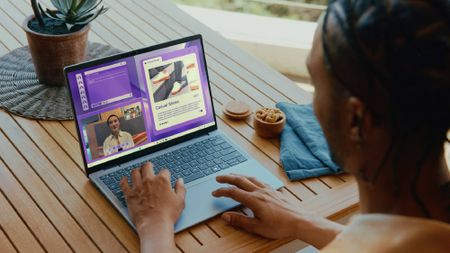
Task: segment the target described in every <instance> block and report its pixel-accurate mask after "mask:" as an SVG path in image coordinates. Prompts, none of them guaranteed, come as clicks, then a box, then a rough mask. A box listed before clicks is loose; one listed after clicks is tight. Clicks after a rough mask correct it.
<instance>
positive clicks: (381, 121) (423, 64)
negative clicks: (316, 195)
mask: <svg viewBox="0 0 450 253" xmlns="http://www.w3.org/2000/svg"><path fill="white" fill-rule="evenodd" d="M307 66H308V70H309V73H310V75H311V80H312V83H313V84H314V86H315V93H314V103H313V104H314V112H315V114H316V116H317V118H318V120H319V123H320V125H321V127H322V129H323V132H324V135H325V137H326V139H327V142H328V144H329V147H330V152H331V154H332V156H333V158H334V160H335V162H336V163H338V164H339V165H341V166H342V167H343V168H344V169H345V170H346V171H347V172H349V173H351V174H352V175H353V176H354V178H355V179H356V182H357V184H358V192H359V198H360V208H361V211H360V212H361V214H359V215H357V216H355V217H354V218H353V219H352V221H351V222H350V223H349V224H348V225H346V226H343V225H340V224H338V223H335V222H332V221H330V220H328V219H325V218H323V217H320V216H317V215H316V214H314V213H310V212H306V211H305V210H301V209H300V208H298V207H297V206H295V205H293V204H290V201H289V200H287V199H286V197H285V196H284V194H282V193H281V192H279V191H275V190H273V189H271V188H270V187H269V186H267V185H265V184H263V183H262V182H260V181H258V180H256V179H255V178H248V177H244V176H239V175H223V176H218V177H217V181H218V182H220V183H224V184H228V187H225V188H220V189H217V190H216V191H214V192H213V193H212V194H213V195H214V196H215V197H228V198H232V199H234V200H236V201H238V202H240V203H242V204H243V205H244V206H246V207H248V208H250V209H252V211H253V213H254V217H249V216H246V215H244V214H242V213H239V212H225V213H223V214H222V216H221V217H222V219H223V220H224V221H225V222H226V223H227V224H230V225H231V226H234V227H237V228H239V229H242V230H245V231H248V232H250V233H255V234H258V235H261V236H264V237H266V238H272V239H282V238H297V239H300V240H302V241H305V242H307V243H310V244H312V245H314V246H315V247H316V248H318V249H320V250H321V252H327V253H330V252H346V253H352V252H369V253H370V252H381V253H387V252H408V253H416V252H417V253H418V252H420V253H423V252H427V253H428V252H450V225H449V222H450V172H449V168H448V165H447V163H446V161H445V156H444V144H445V143H448V142H449V141H450V140H449V139H448V136H449V135H448V134H449V130H450V1H449V0H433V1H432V0H381V1H373V0H355V1H351V0H337V1H332V2H331V4H330V5H329V6H328V9H327V11H326V13H325V16H323V17H322V18H321V19H320V20H319V22H318V28H317V29H316V33H315V36H314V41H313V47H312V49H311V52H310V55H309V57H308V60H307ZM131 177H132V182H133V186H132V187H131V188H130V186H129V185H128V182H127V180H126V178H124V179H122V181H121V186H122V190H123V191H124V193H125V196H126V200H127V203H128V209H129V214H130V215H131V218H132V220H133V222H134V224H135V225H136V229H137V232H138V235H139V238H140V242H141V251H142V252H176V250H177V249H176V247H175V242H174V235H173V232H174V223H175V222H176V221H177V219H178V218H179V216H180V214H181V212H182V210H183V208H184V205H185V202H184V201H185V199H184V197H185V191H186V189H185V187H184V184H183V181H182V180H179V181H177V183H176V184H175V190H172V189H171V184H170V173H169V171H168V170H162V171H161V172H160V173H159V174H158V175H155V174H154V172H153V169H152V167H151V165H150V164H148V163H147V164H146V165H144V166H143V167H142V168H140V169H137V170H134V171H133V172H132V174H131ZM230 185H231V187H230ZM224 186H225V185H224Z"/></svg>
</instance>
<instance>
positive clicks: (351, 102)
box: [347, 96, 366, 143]
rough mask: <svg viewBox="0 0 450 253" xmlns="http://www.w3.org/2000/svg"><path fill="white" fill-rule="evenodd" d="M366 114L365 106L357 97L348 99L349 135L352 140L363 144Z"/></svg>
mask: <svg viewBox="0 0 450 253" xmlns="http://www.w3.org/2000/svg"><path fill="white" fill-rule="evenodd" d="M365 114H366V106H365V104H364V103H363V102H362V101H361V100H360V99H359V98H357V97H353V96H350V97H349V98H348V99H347V115H348V122H349V124H348V129H349V131H348V133H349V137H350V140H352V141H355V142H358V143H361V142H362V140H363V139H364V135H363V126H364V120H365V116H366V115H365Z"/></svg>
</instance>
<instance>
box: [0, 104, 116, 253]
mask: <svg viewBox="0 0 450 253" xmlns="http://www.w3.org/2000/svg"><path fill="white" fill-rule="evenodd" d="M0 120H2V121H3V123H4V124H3V129H4V132H5V133H6V134H8V136H9V138H10V139H11V141H12V142H13V143H14V145H15V146H16V147H18V148H19V149H21V150H24V149H27V150H28V152H26V153H23V154H22V155H23V156H25V157H24V158H25V159H26V161H25V160H21V159H18V158H19V157H20V155H19V154H18V153H17V151H16V150H15V148H13V147H12V146H9V145H5V146H6V147H5V148H4V149H2V157H5V158H4V160H5V162H6V163H7V164H10V165H12V164H14V163H15V164H16V166H17V165H19V164H20V163H21V164H20V167H19V168H23V170H15V171H14V172H16V176H17V177H18V178H19V179H20V181H21V182H22V185H24V187H26V188H27V190H28V192H30V194H31V195H32V196H33V198H34V199H35V200H36V202H38V203H45V202H47V205H46V206H44V205H42V206H41V208H42V209H47V210H46V212H47V214H48V217H49V219H55V221H54V224H55V226H57V223H59V225H60V227H59V230H60V232H61V234H63V235H64V236H65V237H66V239H67V240H68V241H78V242H80V241H83V240H86V241H89V239H88V238H90V239H91V240H93V241H94V242H95V243H94V244H93V245H91V246H94V245H96V247H97V246H98V247H99V248H100V249H101V250H106V251H114V252H120V249H121V248H122V245H120V244H119V243H118V242H117V240H115V239H114V237H113V236H112V235H111V233H110V232H109V230H108V229H107V227H106V226H105V225H104V224H102V223H101V222H100V221H99V219H98V217H97V216H96V215H94V214H93V212H92V210H91V209H90V208H88V207H87V206H86V204H85V203H84V202H83V201H81V198H80V196H79V195H78V194H77V193H76V192H75V191H74V190H73V188H72V187H71V186H70V185H69V184H67V182H66V181H65V180H64V178H63V177H62V176H61V174H59V173H58V172H57V171H56V170H55V169H54V166H53V165H52V164H51V163H50V162H49V161H48V160H47V158H46V157H45V155H44V154H43V153H42V152H41V151H40V150H39V149H38V148H37V147H36V146H35V145H34V143H32V141H31V140H30V139H29V138H28V137H27V136H26V135H25V134H24V133H23V132H22V131H21V130H18V128H19V127H18V126H17V125H15V122H14V121H13V119H12V118H10V117H7V116H6V114H5V113H3V112H1V113H0ZM19 129H20V128H19ZM1 137H2V138H0V139H1V140H2V142H3V140H6V139H4V136H1ZM45 150H46V149H43V150H42V151H45ZM31 166H32V167H31ZM25 168H27V170H29V172H28V173H25ZM33 169H34V170H33ZM69 221H73V222H69ZM71 223H72V224H71ZM77 230H78V232H74V231H77ZM68 237H70V238H71V239H76V240H69V238H68ZM74 244H75V242H74ZM86 245H88V246H89V245H90V244H89V243H86ZM72 247H74V248H75V247H78V245H76V246H75V245H72ZM92 250H94V248H92Z"/></svg>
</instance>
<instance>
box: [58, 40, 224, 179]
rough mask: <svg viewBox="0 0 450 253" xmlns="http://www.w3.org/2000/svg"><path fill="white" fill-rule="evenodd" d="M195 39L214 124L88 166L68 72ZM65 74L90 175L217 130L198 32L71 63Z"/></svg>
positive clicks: (86, 167)
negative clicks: (197, 41)
mask: <svg viewBox="0 0 450 253" xmlns="http://www.w3.org/2000/svg"><path fill="white" fill-rule="evenodd" d="M194 40H200V43H201V50H202V55H203V62H204V64H205V72H206V81H207V85H208V89H209V96H210V101H211V108H212V112H213V117H214V125H211V126H209V127H207V128H204V129H200V130H197V131H195V132H193V133H189V134H187V135H183V136H180V137H177V138H175V139H172V140H169V141H167V142H163V143H160V144H157V145H155V146H151V147H148V148H145V149H143V150H139V151H136V152H133V153H131V154H128V155H125V156H122V157H118V158H116V159H113V160H111V161H107V162H104V163H101V164H98V165H95V166H93V167H91V168H88V165H87V160H86V156H85V152H84V150H83V142H82V141H81V138H82V136H81V134H80V126H79V125H78V120H77V118H76V113H75V104H74V101H73V99H72V97H73V96H72V89H71V87H70V84H69V78H68V73H69V72H74V71H78V70H82V69H85V68H88V67H93V66H96V65H100V64H104V63H108V62H111V61H115V60H120V59H123V58H128V57H134V56H136V55H138V54H143V53H148V52H151V51H155V50H159V49H163V48H167V47H171V46H175V45H178V44H181V43H187V42H191V41H194ZM64 75H65V78H66V85H67V87H68V89H69V94H70V102H71V105H72V110H73V114H74V116H75V118H74V120H75V125H76V128H77V135H78V143H79V146H80V150H81V154H82V157H83V163H84V169H85V171H86V175H87V176H89V174H92V173H94V172H97V171H100V170H104V169H108V168H111V167H114V166H117V165H119V164H123V163H125V162H128V161H130V160H133V159H136V158H139V157H142V156H145V155H148V154H151V153H154V152H156V151H159V150H162V149H165V148H168V147H171V146H173V145H175V144H177V143H180V142H184V141H187V140H191V139H193V138H196V137H199V136H201V135H205V134H208V133H209V132H211V131H214V130H217V119H216V113H215V109H214V102H213V97H212V92H211V85H210V81H209V74H208V66H207V63H206V56H205V49H204V45H203V38H202V36H201V35H200V34H196V35H193V36H189V37H185V38H181V39H177V40H173V41H169V42H165V43H161V44H157V45H153V46H149V47H146V48H141V49H136V50H132V51H129V52H124V53H119V54H116V55H112V56H108V57H105V58H101V59H95V60H92V61H87V62H83V63H79V64H75V65H71V66H67V67H65V68H64Z"/></svg>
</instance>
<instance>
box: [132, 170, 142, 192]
mask: <svg viewBox="0 0 450 253" xmlns="http://www.w3.org/2000/svg"><path fill="white" fill-rule="evenodd" d="M131 182H132V183H133V188H136V187H138V186H140V185H141V184H142V178H141V171H140V169H134V170H133V171H131Z"/></svg>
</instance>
